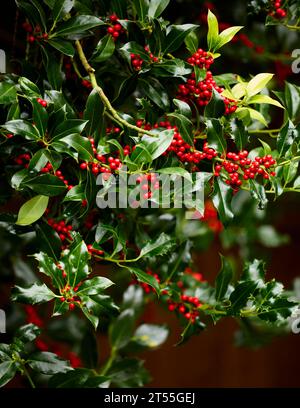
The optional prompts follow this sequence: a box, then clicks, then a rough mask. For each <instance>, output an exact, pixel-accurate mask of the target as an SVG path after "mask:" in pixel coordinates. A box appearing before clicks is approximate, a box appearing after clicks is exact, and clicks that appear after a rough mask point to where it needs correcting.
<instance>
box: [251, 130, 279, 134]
mask: <svg viewBox="0 0 300 408" xmlns="http://www.w3.org/2000/svg"><path fill="white" fill-rule="evenodd" d="M280 131H281V129H255V130H248V132H249V133H267V134H268V133H279V132H280Z"/></svg>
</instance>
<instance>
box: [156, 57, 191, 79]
mask: <svg viewBox="0 0 300 408" xmlns="http://www.w3.org/2000/svg"><path fill="white" fill-rule="evenodd" d="M191 72H192V68H191V67H190V66H189V65H188V64H187V63H186V62H185V61H182V60H180V59H179V58H174V59H172V60H169V61H164V62H160V63H157V64H153V65H152V69H151V73H152V74H153V75H154V76H160V77H179V78H182V77H183V76H185V75H188V74H190V73H191Z"/></svg>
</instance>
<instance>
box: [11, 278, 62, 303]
mask: <svg viewBox="0 0 300 408" xmlns="http://www.w3.org/2000/svg"><path fill="white" fill-rule="evenodd" d="M54 297H55V294H54V293H53V292H52V291H51V290H50V289H49V288H48V287H47V286H46V285H45V284H44V283H34V284H33V285H31V286H29V287H27V288H21V287H20V286H15V287H14V288H13V289H12V300H13V301H14V302H20V303H29V304H32V305H34V304H36V303H44V302H49V300H52V299H54Z"/></svg>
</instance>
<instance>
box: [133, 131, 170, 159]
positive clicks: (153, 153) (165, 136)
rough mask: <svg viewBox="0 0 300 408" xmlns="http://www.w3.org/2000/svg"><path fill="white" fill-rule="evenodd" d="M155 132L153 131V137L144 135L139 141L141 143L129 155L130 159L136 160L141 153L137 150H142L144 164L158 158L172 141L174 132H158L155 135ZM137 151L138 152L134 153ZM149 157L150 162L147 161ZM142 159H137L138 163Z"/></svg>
mask: <svg viewBox="0 0 300 408" xmlns="http://www.w3.org/2000/svg"><path fill="white" fill-rule="evenodd" d="M156 133H157V132H156V131H153V136H148V135H144V136H143V137H142V139H141V142H140V143H139V144H138V145H137V148H136V149H135V150H134V151H133V153H132V154H131V158H132V159H133V158H135V161H136V158H137V155H140V154H141V152H140V151H139V150H138V149H139V148H141V149H144V152H145V154H143V155H142V156H143V157H145V163H147V162H151V161H152V160H155V159H157V158H158V157H160V156H161V155H162V154H163V153H164V152H165V151H166V150H167V149H168V147H169V146H170V144H171V143H172V140H173V136H174V131H173V130H172V129H170V130H169V129H167V130H163V131H162V132H161V131H159V132H158V134H156ZM137 150H138V152H136V151H137ZM149 155H150V160H149ZM141 159H142V157H140V158H139V161H138V162H139V163H140V162H142V161H140V160H141Z"/></svg>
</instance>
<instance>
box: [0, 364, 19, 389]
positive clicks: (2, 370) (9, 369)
mask: <svg viewBox="0 0 300 408" xmlns="http://www.w3.org/2000/svg"><path fill="white" fill-rule="evenodd" d="M16 372H17V367H16V366H15V363H14V362H13V361H12V360H10V361H4V362H3V363H1V364H0V387H4V385H6V384H7V383H8V382H9V381H11V380H12V379H13V378H14V376H15V375H16Z"/></svg>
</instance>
